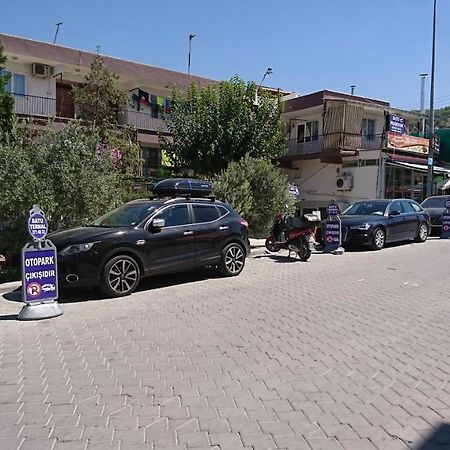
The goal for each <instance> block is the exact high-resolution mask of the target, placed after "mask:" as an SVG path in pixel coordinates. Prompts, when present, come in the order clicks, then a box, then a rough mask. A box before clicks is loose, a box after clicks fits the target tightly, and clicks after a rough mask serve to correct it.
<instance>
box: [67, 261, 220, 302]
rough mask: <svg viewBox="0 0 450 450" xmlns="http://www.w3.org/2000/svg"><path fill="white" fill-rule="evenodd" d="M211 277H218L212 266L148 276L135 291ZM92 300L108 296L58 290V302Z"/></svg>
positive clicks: (82, 291) (97, 292)
mask: <svg viewBox="0 0 450 450" xmlns="http://www.w3.org/2000/svg"><path fill="white" fill-rule="evenodd" d="M213 278H220V275H219V274H218V273H217V271H216V270H214V269H213V268H210V269H208V268H206V269H200V270H196V271H195V272H194V271H193V272H183V273H175V274H174V273H172V274H169V275H160V276H154V277H148V278H144V279H142V280H141V282H140V284H139V287H138V288H137V290H136V293H139V292H145V291H150V292H151V291H153V290H156V289H161V288H165V287H170V286H177V285H180V284H186V283H193V282H196V281H204V280H209V279H213ZM94 300H108V297H105V295H104V294H103V293H102V292H101V291H100V290H99V289H64V290H61V291H60V295H59V298H58V302H59V303H61V304H64V303H77V302H86V301H94Z"/></svg>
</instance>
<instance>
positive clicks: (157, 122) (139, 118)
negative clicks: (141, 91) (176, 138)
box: [119, 109, 168, 132]
mask: <svg viewBox="0 0 450 450" xmlns="http://www.w3.org/2000/svg"><path fill="white" fill-rule="evenodd" d="M119 124H121V125H132V126H134V127H136V128H137V129H138V130H152V131H158V130H162V131H165V132H167V131H168V130H167V126H166V124H165V123H164V120H163V119H161V118H157V117H153V115H152V114H149V113H144V112H139V111H132V110H129V109H124V110H122V111H121V112H120V114H119Z"/></svg>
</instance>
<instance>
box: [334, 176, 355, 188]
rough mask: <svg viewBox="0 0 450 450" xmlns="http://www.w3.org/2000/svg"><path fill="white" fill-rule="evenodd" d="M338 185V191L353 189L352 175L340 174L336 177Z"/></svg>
mask: <svg viewBox="0 0 450 450" xmlns="http://www.w3.org/2000/svg"><path fill="white" fill-rule="evenodd" d="M336 187H337V190H338V191H351V190H352V187H353V176H352V175H346V174H343V175H340V176H338V177H337V178H336Z"/></svg>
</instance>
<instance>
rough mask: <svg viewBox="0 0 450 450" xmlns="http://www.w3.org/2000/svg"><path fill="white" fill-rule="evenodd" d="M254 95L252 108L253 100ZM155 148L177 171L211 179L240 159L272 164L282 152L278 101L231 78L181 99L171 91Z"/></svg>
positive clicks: (282, 141)
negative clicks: (167, 133)
mask: <svg viewBox="0 0 450 450" xmlns="http://www.w3.org/2000/svg"><path fill="white" fill-rule="evenodd" d="M256 94H258V102H257V104H255V97H256ZM171 104H172V105H171V115H170V117H167V118H166V124H167V127H168V129H169V131H170V132H171V134H172V138H167V137H165V136H163V135H162V134H160V142H161V148H162V150H163V151H165V152H166V154H167V155H168V157H169V159H170V161H171V163H172V165H173V166H174V168H176V169H178V170H179V171H185V170H186V169H192V170H194V172H195V173H197V174H199V175H208V176H212V175H214V174H217V173H220V171H221V170H223V169H225V168H226V167H227V166H228V164H229V162H231V161H239V160H240V159H241V158H243V157H244V156H245V155H250V156H252V157H255V158H265V159H268V160H276V159H278V158H279V157H280V156H282V155H283V154H284V152H285V148H286V142H285V137H284V131H283V125H282V123H281V119H280V118H281V112H282V105H281V100H280V98H273V97H270V96H269V95H268V94H267V93H266V92H265V91H264V90H261V89H258V92H257V87H256V86H255V84H254V83H247V84H245V83H244V81H242V80H241V79H240V78H238V77H235V78H233V79H231V80H230V81H223V82H221V83H220V85H209V86H207V87H205V88H203V89H200V90H199V89H198V88H197V87H196V86H195V84H192V86H191V88H190V90H189V92H188V93H187V95H183V94H181V93H180V92H179V91H178V90H174V91H173V94H172V101H171Z"/></svg>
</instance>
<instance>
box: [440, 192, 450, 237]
mask: <svg viewBox="0 0 450 450" xmlns="http://www.w3.org/2000/svg"><path fill="white" fill-rule="evenodd" d="M444 208H445V209H444V212H443V213H442V230H441V239H450V200H446V201H445V204H444Z"/></svg>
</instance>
